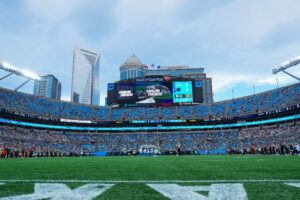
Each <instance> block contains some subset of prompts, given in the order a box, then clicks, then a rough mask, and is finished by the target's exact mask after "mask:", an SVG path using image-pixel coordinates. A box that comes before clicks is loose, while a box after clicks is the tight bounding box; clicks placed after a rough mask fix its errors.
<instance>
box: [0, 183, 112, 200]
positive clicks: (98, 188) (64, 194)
mask: <svg viewBox="0 0 300 200" xmlns="http://www.w3.org/2000/svg"><path fill="white" fill-rule="evenodd" d="M111 186H113V184H86V185H83V186H81V187H79V188H77V189H75V190H71V189H70V188H69V187H67V186H66V185H65V184H60V183H36V184H35V185H34V193H33V194H25V195H19V196H11V197H3V198H0V200H38V199H49V198H51V199H56V200H68V199H74V200H92V199H93V198H95V197H97V196H99V195H100V194H102V193H103V192H104V191H106V190H108V189H109V188H110V187H111Z"/></svg>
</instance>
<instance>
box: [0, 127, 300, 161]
mask: <svg viewBox="0 0 300 200" xmlns="http://www.w3.org/2000/svg"><path fill="white" fill-rule="evenodd" d="M177 144H180V145H181V147H182V151H183V152H185V153H187V154H299V152H300V149H299V144H300V122H293V123H284V124H277V125H269V126H260V127H252V128H241V129H227V130H205V131H204V130H203V131H177V132H134V133H132V132H131V133H130V132H122V133H120V132H119V133H75V132H63V131H52V130H39V129H28V128H22V127H16V126H7V125H1V126H0V151H1V152H0V155H1V157H2V158H4V157H6V158H13V157H40V156H72V155H83V154H88V155H90V154H93V153H94V152H107V153H111V154H114V155H121V153H123V152H130V153H132V152H136V154H138V153H139V151H140V148H141V147H142V146H155V147H156V149H159V152H160V153H161V154H170V153H173V152H174V151H175V149H176V145H177ZM140 153H141V152H140Z"/></svg>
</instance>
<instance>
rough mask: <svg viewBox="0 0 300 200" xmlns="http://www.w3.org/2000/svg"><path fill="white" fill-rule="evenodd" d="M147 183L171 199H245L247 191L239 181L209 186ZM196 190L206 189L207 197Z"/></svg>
mask: <svg viewBox="0 0 300 200" xmlns="http://www.w3.org/2000/svg"><path fill="white" fill-rule="evenodd" d="M147 185H148V186H149V187H151V188H153V189H154V190H156V191H157V192H159V193H161V194H162V195H164V196H165V197H168V198H170V199H171V200H185V199H189V200H228V199H230V200H247V193H246V191H245V189H244V186H243V185H242V184H240V183H233V184H212V185H211V186H180V185H177V184H147ZM197 191H199V192H200V191H208V192H209V193H208V197H207V196H205V195H202V194H199V193H197Z"/></svg>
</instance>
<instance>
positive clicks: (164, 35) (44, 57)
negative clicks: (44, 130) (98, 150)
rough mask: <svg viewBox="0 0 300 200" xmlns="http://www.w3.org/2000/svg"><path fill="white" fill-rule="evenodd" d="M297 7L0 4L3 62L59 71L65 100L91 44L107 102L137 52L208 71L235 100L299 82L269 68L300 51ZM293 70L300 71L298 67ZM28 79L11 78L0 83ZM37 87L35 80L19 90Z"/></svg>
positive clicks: (217, 89)
mask: <svg viewBox="0 0 300 200" xmlns="http://www.w3.org/2000/svg"><path fill="white" fill-rule="evenodd" d="M264 8H268V9H264ZM299 8H300V2H299V1H295V0H288V1H283V0H275V1H264V2H261V1H251V2H241V1H235V0H227V1H222V2H220V1H209V2H199V1H193V0H187V1H182V0H164V1H148V0H145V1H137V0H128V1H114V0H113V1H110V2H107V1H92V0H88V1H81V0H75V1H69V0H66V1H63V2H62V1H55V0H54V1H50V0H45V1H36V0H25V1H9V2H1V3H0V11H1V13H2V15H1V18H0V22H1V23H0V27H1V28H0V43H1V45H2V48H1V49H0V55H1V56H0V60H1V61H7V62H8V63H11V64H13V65H15V66H18V67H21V68H26V69H29V70H31V71H33V72H36V73H37V74H39V75H45V74H54V75H55V76H56V77H57V78H58V79H59V80H61V82H62V86H63V87H62V99H63V100H68V101H70V97H71V77H72V51H73V49H74V47H75V46H80V47H83V48H87V49H93V50H95V51H97V52H99V53H100V54H101V61H100V66H101V69H100V73H101V75H100V80H101V81H100V91H101V104H102V105H104V97H105V96H106V89H107V88H106V87H107V86H106V84H107V83H110V82H114V81H116V80H118V79H119V73H118V70H119V66H120V64H122V63H123V62H124V60H125V59H126V58H128V57H129V56H130V55H132V54H136V55H137V56H138V57H139V58H140V59H141V60H142V61H143V63H145V64H147V65H151V64H155V65H156V66H157V65H164V66H172V65H189V66H191V67H195V68H198V67H203V68H205V70H206V72H207V75H208V76H209V77H212V85H213V89H214V100H215V101H220V100H226V99H231V98H232V96H233V92H232V91H233V90H234V97H235V98H237V97H239V96H245V95H250V94H253V89H252V88H253V85H255V92H256V93H258V92H262V91H265V90H268V89H274V88H276V87H277V83H276V78H278V81H279V86H283V85H286V84H289V83H294V82H296V80H293V79H292V78H290V77H288V76H287V75H285V74H282V73H279V74H277V75H273V74H272V73H271V70H272V68H273V67H274V66H276V65H278V64H280V63H282V62H283V61H285V60H288V59H290V58H293V57H295V56H297V55H299V54H300V39H299V37H298V35H299V34H300V28H299V27H300V26H298V23H299V19H300V14H299V12H298V10H299ZM236 16H239V17H236ZM20 33H22V34H20ZM290 71H291V72H292V73H294V74H298V75H299V73H300V72H299V67H298V68H297V67H295V68H293V69H290ZM1 73H2V72H1ZM0 75H1V76H2V75H3V74H0ZM22 81H23V80H20V81H19V82H18V80H14V79H7V80H5V81H1V82H0V87H7V88H10V89H13V88H15V85H20V83H22ZM32 88H33V83H32V82H31V83H30V84H28V85H26V86H25V87H24V88H22V89H21V90H20V91H23V92H29V93H32Z"/></svg>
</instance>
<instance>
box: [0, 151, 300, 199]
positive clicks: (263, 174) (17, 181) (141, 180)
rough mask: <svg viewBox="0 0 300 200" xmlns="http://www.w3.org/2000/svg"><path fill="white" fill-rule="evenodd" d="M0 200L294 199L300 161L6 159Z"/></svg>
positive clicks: (0, 167)
mask: <svg viewBox="0 0 300 200" xmlns="http://www.w3.org/2000/svg"><path fill="white" fill-rule="evenodd" d="M39 187H40V188H39ZM43 187H44V189H43ZM41 188H42V189H41ZM45 188H47V189H45ZM49 188H50V189H49ZM95 188H96V189H95ZM51 190H55V191H51ZM49 191H50V192H49ZM98 191H102V192H98ZM51 192H54V193H55V194H50V193H51ZM68 192H69V193H70V195H75V196H73V197H72V196H68V195H69V193H68ZM97 192H98V193H97ZM71 193H72V194H71ZM34 194H35V195H34ZM92 194H94V196H93V195H92ZM51 195H52V196H51ZM53 195H54V196H53ZM55 195H58V196H59V195H61V196H60V197H57V196H55ZM76 195H77V196H76ZM168 195H169V196H168ZM172 195H173V196H172ZM193 195H194V196H193ZM226 195H227V196H226ZM239 195H240V196H241V197H240V198H239V197H238V196H239ZM180 196H181V197H180ZM216 196H217V197H216ZM0 197H1V198H0V199H10V200H13V199H24V200H25V199H28V200H29V199H51V198H53V199H91V198H92V199H128V200H133V199H143V200H144V199H145V200H146V199H149V200H150V199H190V200H192V199H200V200H201V199H222V198H221V197H223V199H250V200H254V199H270V200H276V199H280V200H283V199H284V200H289V199H290V200H296V199H300V156H182V157H176V156H158V157H74V158H30V159H5V160H3V159H2V160H0ZM55 197H56V198H55Z"/></svg>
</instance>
